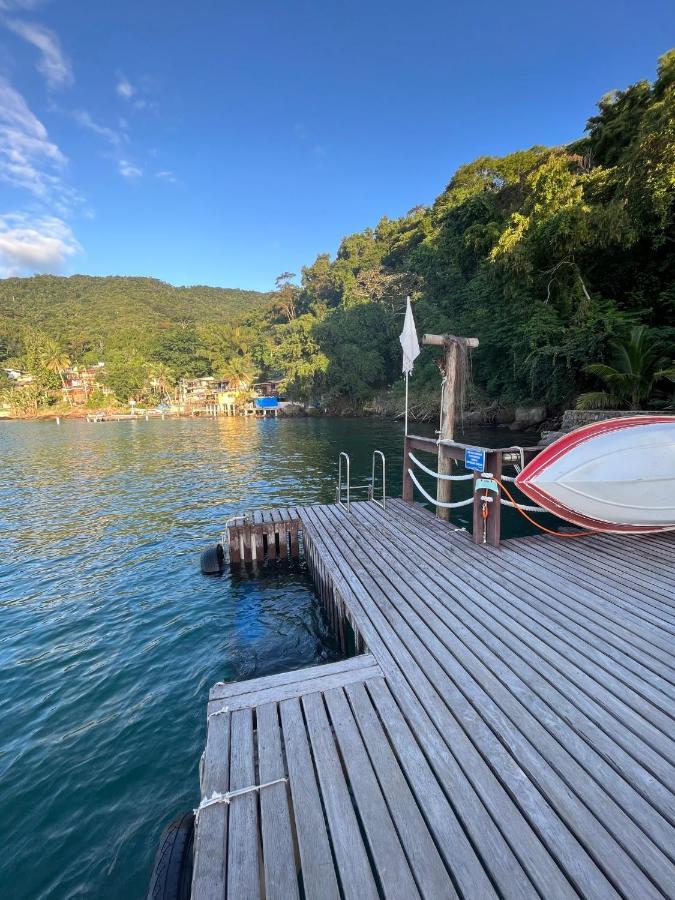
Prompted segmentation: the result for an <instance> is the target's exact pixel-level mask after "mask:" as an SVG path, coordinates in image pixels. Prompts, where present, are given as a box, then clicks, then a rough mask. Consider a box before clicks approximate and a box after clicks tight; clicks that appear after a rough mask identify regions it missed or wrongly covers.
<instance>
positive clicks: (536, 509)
mask: <svg viewBox="0 0 675 900" xmlns="http://www.w3.org/2000/svg"><path fill="white" fill-rule="evenodd" d="M502 478H503V476H502ZM499 502H500V503H501V505H502V506H510V507H511V509H524V510H525V512H534V513H544V512H548V510H546V509H544V507H543V506H528V505H527V504H526V503H518V504H517V505H516V504H515V503H511V501H510V500H504V498H503V497H501V498H500V500H499Z"/></svg>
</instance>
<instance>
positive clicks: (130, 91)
mask: <svg viewBox="0 0 675 900" xmlns="http://www.w3.org/2000/svg"><path fill="white" fill-rule="evenodd" d="M115 90H116V91H117V93H118V94H119V96H120V97H124V99H125V100H131V98H132V97H133V96H134V94H135V93H136V88H135V87H134V86H133V84H132V83H131V82H130V81H129V79H128V78H126V77H125V76H124V75H120V77H119V80H118V82H117V85H116V87H115Z"/></svg>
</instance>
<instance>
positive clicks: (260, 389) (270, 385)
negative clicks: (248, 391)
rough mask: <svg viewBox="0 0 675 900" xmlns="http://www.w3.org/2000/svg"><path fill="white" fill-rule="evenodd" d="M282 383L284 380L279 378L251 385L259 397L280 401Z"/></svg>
mask: <svg viewBox="0 0 675 900" xmlns="http://www.w3.org/2000/svg"><path fill="white" fill-rule="evenodd" d="M282 381H283V378H281V376H278V377H276V378H270V379H269V380H268V381H257V382H256V383H255V384H253V385H251V387H252V389H253V391H254V392H255V394H256V395H257V396H258V397H277V398H278V399H280V398H279V391H280V388H281V382H282Z"/></svg>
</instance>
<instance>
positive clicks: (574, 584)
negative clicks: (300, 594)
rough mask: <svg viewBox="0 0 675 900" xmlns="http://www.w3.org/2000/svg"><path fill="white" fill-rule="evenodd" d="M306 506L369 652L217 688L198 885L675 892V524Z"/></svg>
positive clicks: (337, 595) (460, 893)
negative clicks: (602, 527)
mask: <svg viewBox="0 0 675 900" xmlns="http://www.w3.org/2000/svg"><path fill="white" fill-rule="evenodd" d="M293 514H294V517H297V519H298V520H299V523H300V525H299V527H300V530H301V534H302V537H303V541H304V552H305V557H306V559H307V561H308V564H309V567H310V570H311V572H312V574H313V577H314V579H315V582H316V584H317V587H318V590H319V592H320V593H321V595H322V597H323V598H324V599H326V598H327V599H329V600H330V602H331V603H332V605H333V608H334V609H335V610H337V611H338V612H340V614H341V615H344V616H346V617H348V619H349V621H350V622H351V623H352V627H353V628H354V630H355V633H357V635H358V640H359V641H360V642H361V645H362V646H364V647H365V649H366V652H365V653H363V654H362V655H360V656H356V657H353V658H351V659H349V660H346V661H345V662H342V663H335V664H332V665H327V666H321V667H316V668H313V669H306V670H303V671H301V672H295V673H286V674H283V675H279V676H273V677H272V678H265V679H259V680H256V681H252V682H243V683H238V684H234V685H216V687H215V688H214V689H213V691H212V694H211V701H210V703H209V728H208V741H207V748H206V752H205V757H204V760H203V767H202V796H204V797H205V798H209V797H211V796H212V794H213V792H214V791H216V792H218V793H220V794H221V795H223V794H225V795H226V792H228V791H229V792H234V794H233V795H232V793H231V794H230V796H229V803H225V802H216V803H214V804H212V805H210V806H207V807H205V808H204V809H202V810H201V812H200V813H199V820H198V827H197V833H196V843H195V870H194V879H193V897H194V898H196V900H203V898H218V900H222V898H224V897H229V898H243V897H268V898H272V897H278V898H292V897H302V896H304V897H306V898H322V897H339V896H342V897H348V898H352V897H353V898H368V897H393V898H402V900H403V898H406V900H407V898H413V897H418V896H423V897H429V898H441V897H442V898H445V897H463V898H489V897H513V898H524V897H532V898H535V897H544V898H565V897H576V896H583V897H589V898H591V897H592V898H609V897H616V896H622V897H626V898H629V897H630V898H640V900H642V898H650V897H663V896H666V897H673V896H675V866H674V861H675V829H674V827H673V826H674V825H675V793H674V792H675V728H674V723H675V653H674V650H675V552H674V551H675V535H672V534H671V535H667V536H642V537H618V536H617V537H614V536H597V537H592V538H579V539H575V540H569V539H567V540H565V539H555V538H550V537H530V538H522V539H515V540H511V541H507V542H505V543H503V544H502V546H501V547H500V548H499V549H485V548H482V547H477V546H475V545H474V544H473V543H472V542H471V541H470V539H469V538H468V536H467V535H466V534H465V533H464V532H462V531H458V530H456V529H454V528H453V526H452V525H448V524H447V523H443V522H440V521H439V520H437V519H435V518H434V517H433V516H432V515H430V514H429V513H428V512H426V511H424V510H422V509H421V508H419V507H417V506H414V505H411V504H407V503H403V502H402V501H397V500H388V501H387V510H386V512H385V511H383V510H382V509H381V507H379V506H377V505H376V504H374V503H367V502H366V503H353V504H352V506H351V512H349V513H348V512H347V511H346V510H345V509H343V508H341V507H339V506H316V507H309V508H300V509H298V510H294V511H293ZM270 782H272V783H271V784H270ZM266 784H267V785H268V786H266V787H265V786H264V785H266ZM260 785H263V786H262V787H259V788H257V789H256V786H260ZM251 788H253V790H251ZM242 789H243V792H242V793H237V791H241V790H242Z"/></svg>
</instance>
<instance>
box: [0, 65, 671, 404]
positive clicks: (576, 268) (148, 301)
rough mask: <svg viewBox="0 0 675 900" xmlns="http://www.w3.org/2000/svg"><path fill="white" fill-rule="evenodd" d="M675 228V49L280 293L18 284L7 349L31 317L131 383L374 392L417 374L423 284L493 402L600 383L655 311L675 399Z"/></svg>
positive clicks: (341, 400)
mask: <svg viewBox="0 0 675 900" xmlns="http://www.w3.org/2000/svg"><path fill="white" fill-rule="evenodd" d="M674 245H675V51H670V52H669V53H668V54H666V55H665V56H664V57H662V58H661V60H660V61H659V68H658V75H657V78H656V80H655V82H654V83H653V84H650V83H648V82H646V81H642V82H638V83H637V84H634V85H632V86H630V87H629V88H627V89H626V90H624V91H615V92H613V93H611V94H608V95H607V96H605V97H603V98H602V100H601V101H600V103H599V105H598V112H597V114H596V115H594V116H593V117H592V118H591V119H590V120H589V121H588V125H587V128H586V136H585V137H583V138H582V139H580V140H578V141H576V142H574V143H573V144H571V145H568V146H565V147H554V148H546V147H540V146H537V147H532V148H530V149H529V150H522V151H518V152H515V153H512V154H509V155H508V156H504V157H481V158H480V159H477V160H475V161H474V162H472V163H469V164H468V165H465V166H462V167H461V168H460V169H459V170H458V171H457V172H456V173H455V175H454V176H453V178H452V180H451V181H450V183H449V184H448V186H447V187H446V189H445V190H444V191H443V192H442V193H441V194H440V196H439V197H437V198H436V200H435V202H434V203H433V205H432V206H430V207H417V208H415V209H413V210H411V211H410V212H409V213H407V214H406V215H405V216H403V217H402V218H400V219H398V220H394V221H392V220H389V219H387V218H384V219H382V220H381V221H380V222H379V224H378V225H377V227H376V228H374V229H370V228H368V229H366V230H365V231H363V232H360V233H358V234H353V235H350V236H349V237H346V238H345V239H344V240H343V241H342V243H341V244H340V247H339V249H338V251H337V254H336V256H335V258H334V259H331V258H330V257H329V256H328V255H327V254H322V255H320V256H319V257H317V259H316V260H315V262H314V263H313V264H312V265H309V266H307V267H305V268H303V270H302V272H301V276H300V279H299V283H296V280H295V276H294V275H293V274H292V273H284V274H283V275H281V276H280V277H279V278H278V279H277V285H276V290H275V291H274V292H273V293H272V294H270V295H263V294H254V293H250V292H249V293H247V292H242V291H223V290H218V289H214V288H172V287H170V286H169V285H166V284H163V283H161V282H157V281H153V280H151V279H140V278H128V279H127V278H109V279H92V278H84V277H81V276H76V277H73V278H69V279H59V278H54V277H39V278H33V279H10V280H8V281H5V282H4V283H0V359H1V358H3V357H4V358H5V359H21V358H23V359H27V354H28V353H29V350H30V346H29V345H30V340H31V339H30V338H27V337H26V334H27V332H26V328H27V327H28V326H30V328H31V329H37V330H39V331H41V332H43V333H44V334H46V335H48V336H49V340H51V341H55V342H56V343H57V344H58V345H59V347H60V348H61V349H62V351H63V352H64V353H67V354H68V355H69V356H70V357H71V358H72V359H74V360H75V361H77V360H87V361H93V360H94V359H95V358H99V357H100V358H105V361H106V364H107V367H108V378H109V379H111V380H110V384H111V386H112V387H114V389H115V391H116V393H117V394H118V396H120V397H122V396H124V395H125V394H126V395H130V392H133V391H135V392H136V393H139V392H140V391H141V390H142V385H143V384H146V385H147V383H148V382H147V375H148V372H149V371H151V369H152V367H153V366H154V367H155V380H156V371H157V369H156V367H157V366H159V367H163V368H160V373H163V374H162V377H164V378H166V379H168V380H169V381H171V380H175V379H176V378H178V377H180V376H182V375H187V374H193V375H197V374H202V373H207V372H213V373H214V374H219V375H220V374H229V375H236V376H239V377H241V378H247V379H250V378H251V377H253V376H255V375H258V376H262V375H265V374H272V373H281V374H282V375H283V376H284V377H285V379H286V383H287V387H288V392H289V394H290V395H292V396H296V397H298V398H301V399H317V400H318V399H319V398H321V399H322V400H323V402H325V403H328V404H331V405H334V406H343V407H346V408H358V407H360V406H362V405H364V404H365V403H367V402H368V401H369V399H370V398H372V397H373V395H374V394H376V393H377V392H379V391H382V390H383V389H386V388H387V387H388V386H390V385H392V384H395V383H396V382H397V381H398V380H399V378H398V375H399V371H400V348H399V345H398V333H399V331H400V328H401V324H402V319H403V312H404V304H405V297H406V295H407V294H409V295H410V296H411V297H412V298H413V301H414V304H415V316H416V318H417V324H418V328H419V330H420V331H427V332H436V333H440V332H443V333H447V332H451V333H455V334H464V335H472V336H475V337H478V338H479V339H480V348H479V349H478V350H477V351H475V352H474V357H473V378H474V383H475V391H474V396H473V399H474V401H475V402H477V403H481V402H484V403H488V402H493V401H497V402H499V403H502V404H513V403H517V402H527V401H535V402H537V403H541V402H545V403H546V404H548V405H549V406H550V407H560V406H563V405H573V404H574V402H575V401H576V398H577V396H578V395H579V394H580V393H582V392H585V393H586V394H588V395H591V396H592V395H593V393H594V392H595V394H596V396H598V397H600V394H601V393H602V389H603V387H606V384H605V385H603V382H602V380H601V379H602V377H603V372H604V375H605V376H606V375H607V374H608V370H607V368H605V369H602V368H601V364H606V365H607V366H610V367H612V366H614V365H615V357H616V354H617V347H620V346H622V342H623V345H626V342H627V341H628V342H630V334H631V332H632V329H635V328H636V327H638V326H641V327H642V331H641V332H640V333H641V334H642V335H643V338H642V340H643V342H645V346H648V347H649V353H650V354H651V356H650V359H651V358H652V357H653V359H654V360H659V367H657V368H656V369H653V373H661V374H658V377H655V378H654V379H652V380H650V381H649V391H648V392H646V393H645V392H644V391H643V392H642V393H641V394H640V402H641V403H647V404H648V403H651V404H652V405H661V406H667V405H669V404H671V405H672V402H673V387H672V381H671V380H669V375H668V373H669V372H671V373H672V366H671V360H672V356H673V344H674V343H675V327H673V326H674V323H675V317H674V315H673V313H674V311H675V252H674V250H675V246H674ZM632 333H635V332H632ZM436 355H437V354H434V353H433V352H432V351H431V350H427V351H425V352H424V355H423V357H422V359H421V361H420V363H419V365H418V366H417V368H416V371H415V376H414V379H413V383H412V389H413V391H414V392H416V393H417V394H423V393H424V391H425V389H429V390H431V389H432V387H433V390H434V392H435V391H436V390H437V387H438V373H437V371H436V366H435V358H434V357H435V356H436ZM589 363H594V364H598V365H596V366H595V367H594V366H592V365H590V366H589ZM645 364H646V363H645ZM598 366H600V367H598ZM652 368H653V367H652ZM52 374H53V373H52ZM116 379H117V380H116ZM616 384H617V382H616V381H615V385H616ZM607 393H608V392H607V391H605V394H607ZM609 396H610V397H612V399H616V400H617V402H622V403H625V404H629V403H631V402H633V401H634V398H635V394H634V392H631V391H625V390H624V391H614V392H612V391H610V392H609ZM606 399H607V397H606V396H605V400H606Z"/></svg>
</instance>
